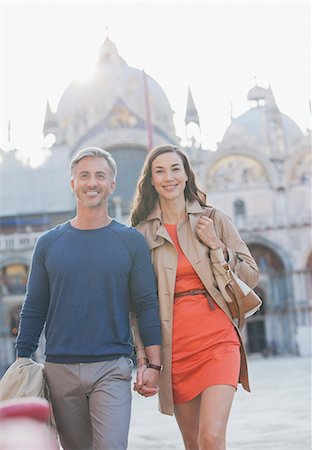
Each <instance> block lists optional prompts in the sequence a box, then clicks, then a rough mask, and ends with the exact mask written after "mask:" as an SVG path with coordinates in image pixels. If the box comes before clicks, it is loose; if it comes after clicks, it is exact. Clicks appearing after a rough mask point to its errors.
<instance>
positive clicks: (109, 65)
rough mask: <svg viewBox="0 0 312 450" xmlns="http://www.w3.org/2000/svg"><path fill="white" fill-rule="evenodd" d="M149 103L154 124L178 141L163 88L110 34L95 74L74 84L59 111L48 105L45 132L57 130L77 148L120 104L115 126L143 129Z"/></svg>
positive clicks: (58, 133) (164, 135) (171, 113)
mask: <svg viewBox="0 0 312 450" xmlns="http://www.w3.org/2000/svg"><path fill="white" fill-rule="evenodd" d="M147 99H148V102H147ZM147 103H148V106H149V112H150V121H151V126H152V127H153V128H155V129H156V130H157V132H158V134H161V135H163V137H164V138H167V139H168V140H169V141H172V140H175V139H176V135H175V128H174V124H173V111H172V109H171V107H170V104H169V101H168V99H167V96H166V94H165V93H164V91H163V89H162V88H161V87H160V86H159V84H158V83H157V82H156V81H155V80H154V79H153V78H152V77H150V76H149V75H147V74H145V73H144V72H143V71H142V70H138V69H135V68H133V67H130V66H128V64H127V63H126V62H125V60H124V59H123V58H121V56H120V55H119V53H118V50H117V48H116V46H115V44H114V43H113V42H112V41H111V40H110V39H109V38H108V37H107V38H106V40H105V42H104V43H103V45H102V47H101V49H100V53H99V58H98V62H97V65H96V68H95V71H94V74H93V77H92V78H91V79H90V80H89V81H88V82H79V81H74V82H73V83H72V84H70V85H69V86H68V88H67V89H66V90H65V92H64V94H63V96H62V98H61V100H60V102H59V105H58V108H57V111H56V113H55V114H53V113H52V112H51V110H50V108H47V113H46V120H45V126H44V133H45V134H48V133H53V134H55V135H56V138H57V141H58V142H65V143H67V144H69V145H70V146H71V147H73V146H74V144H75V142H76V141H77V140H78V139H79V138H81V136H82V135H85V134H86V133H88V132H89V130H91V129H93V128H94V127H96V126H99V125H100V124H103V125H104V123H105V120H106V119H107V118H108V117H109V116H110V114H111V112H112V111H113V110H114V108H115V109H116V107H117V108H119V109H118V120H117V122H118V123H116V120H115V122H114V123H113V125H112V124H110V126H111V127H114V126H115V128H116V127H117V126H118V125H121V126H123V127H125V126H129V127H137V128H139V127H141V128H142V127H144V126H146V122H147V120H148V112H147V107H146V105H147ZM114 117H115V118H116V111H115V112H114Z"/></svg>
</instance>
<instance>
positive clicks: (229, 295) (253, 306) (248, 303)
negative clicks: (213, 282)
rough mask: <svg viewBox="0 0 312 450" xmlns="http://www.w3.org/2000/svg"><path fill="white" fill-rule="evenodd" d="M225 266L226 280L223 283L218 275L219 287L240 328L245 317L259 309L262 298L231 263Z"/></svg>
mask: <svg viewBox="0 0 312 450" xmlns="http://www.w3.org/2000/svg"><path fill="white" fill-rule="evenodd" d="M223 267H224V271H225V275H226V278H225V279H226V282H225V283H224V285H223V283H222V282H221V277H218V278H217V281H218V287H219V289H220V291H221V293H222V295H223V297H224V298H225V300H226V302H227V304H228V307H229V309H230V311H231V315H232V317H233V319H237V320H238V328H239V329H242V328H243V326H244V324H245V319H247V318H248V317H250V316H252V315H253V314H255V313H256V312H257V311H258V310H259V308H260V307H261V305H262V300H261V298H260V297H259V296H258V295H257V294H256V293H255V291H254V290H253V289H251V288H250V287H249V286H248V285H247V284H246V283H244V281H242V280H241V279H240V278H238V276H237V275H235V273H234V272H233V270H232V269H231V267H230V266H229V264H227V263H226V264H224V266H223ZM221 283H222V285H221V286H220V284H221Z"/></svg>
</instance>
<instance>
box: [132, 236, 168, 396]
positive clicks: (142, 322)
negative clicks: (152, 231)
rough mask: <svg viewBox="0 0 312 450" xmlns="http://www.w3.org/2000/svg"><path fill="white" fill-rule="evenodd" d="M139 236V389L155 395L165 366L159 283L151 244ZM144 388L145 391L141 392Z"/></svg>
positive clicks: (135, 289)
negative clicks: (151, 254) (152, 258)
mask: <svg viewBox="0 0 312 450" xmlns="http://www.w3.org/2000/svg"><path fill="white" fill-rule="evenodd" d="M137 237H138V244H137V245H136V248H135V254H134V257H133V262H132V270H131V277H130V295H131V302H132V310H133V312H132V318H131V319H132V327H133V335H134V341H135V346H136V348H137V363H138V371H137V382H136V385H135V389H136V390H139V391H140V393H142V394H143V395H153V394H155V393H156V392H157V391H158V386H157V385H158V379H159V370H158V369H157V367H160V366H161V350H160V344H161V327H160V320H159V313H158V298H157V285H156V277H155V273H154V269H153V267H152V264H151V260H150V252H149V249H148V247H147V244H146V242H145V240H144V238H143V237H142V236H141V235H139V234H137ZM149 365H150V367H149ZM155 367H156V368H155ZM156 386H157V387H156ZM143 387H144V388H145V389H144V393H143V392H141V390H142V389H143ZM148 388H151V389H153V391H149V393H148V392H147V391H146V389H148Z"/></svg>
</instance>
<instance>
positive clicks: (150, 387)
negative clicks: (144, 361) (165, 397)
mask: <svg viewBox="0 0 312 450" xmlns="http://www.w3.org/2000/svg"><path fill="white" fill-rule="evenodd" d="M158 380H159V372H158V371H157V370H155V369H148V368H146V366H145V367H144V366H141V367H140V368H138V372H137V379H136V382H135V383H134V387H133V389H134V390H135V391H137V392H138V393H139V394H141V395H144V397H150V396H152V395H155V394H157V392H158V391H159V387H158Z"/></svg>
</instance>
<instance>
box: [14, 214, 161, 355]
mask: <svg viewBox="0 0 312 450" xmlns="http://www.w3.org/2000/svg"><path fill="white" fill-rule="evenodd" d="M130 309H132V310H134V311H135V313H136V316H137V319H138V325H139V330H140V334H141V338H142V341H143V344H144V345H145V346H149V345H159V344H160V342H161V337H160V336H161V331H160V322H159V316H158V302H157V293H156V280H155V275H154V272H153V268H152V265H151V261H150V252H149V249H148V247H147V244H146V242H145V240H144V238H143V237H142V236H141V235H140V233H138V232H137V231H136V230H135V229H133V228H129V227H126V226H125V225H122V224H120V223H119V222H116V221H115V220H113V221H112V222H111V223H110V224H109V225H108V226H106V227H103V228H99V229H96V230H79V229H77V228H74V227H72V226H71V225H70V222H66V223H65V224H62V225H58V226H57V227H56V228H54V229H52V230H50V231H48V232H47V233H45V234H43V235H42V236H41V237H40V238H39V239H38V241H37V244H36V246H35V249H34V255H33V260H32V267H31V271H30V275H29V280H28V285H27V291H26V297H25V301H24V305H23V308H22V313H21V324H20V330H19V335H18V337H17V342H16V347H17V354H18V356H26V357H29V356H30V355H31V354H32V353H33V352H34V351H35V350H36V348H37V346H38V340H39V336H40V333H41V331H42V329H43V326H44V324H46V326H45V335H46V340H47V342H46V357H47V361H50V362H59V363H62V362H63V363H71V362H96V361H104V360H108V359H113V358H118V357H120V356H121V355H126V356H129V355H130V354H131V351H132V346H131V343H130V326H129V310H130Z"/></svg>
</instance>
